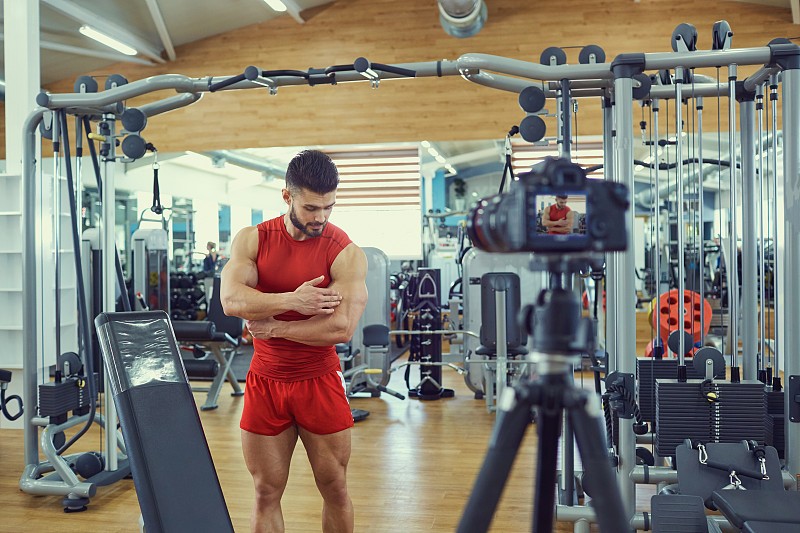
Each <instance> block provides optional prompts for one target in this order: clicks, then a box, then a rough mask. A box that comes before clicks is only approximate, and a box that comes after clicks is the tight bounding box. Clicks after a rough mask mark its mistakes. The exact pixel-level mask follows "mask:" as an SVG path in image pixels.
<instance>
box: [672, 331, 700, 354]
mask: <svg viewBox="0 0 800 533" xmlns="http://www.w3.org/2000/svg"><path fill="white" fill-rule="evenodd" d="M681 333H683V355H687V354H689V353H691V351H692V349H693V348H694V342H693V341H692V334H691V333H689V332H688V331H683V332H681V331H679V330H677V329H676V330H675V331H673V332H672V333H670V334H669V338H668V339H667V346H669V350H670V351H671V352H672V353H674V354H679V353H680V351H681Z"/></svg>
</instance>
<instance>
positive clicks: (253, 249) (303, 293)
mask: <svg viewBox="0 0 800 533" xmlns="http://www.w3.org/2000/svg"><path fill="white" fill-rule="evenodd" d="M257 257H258V228H257V227H256V226H250V227H247V228H244V229H242V230H241V231H240V232H239V233H237V234H236V237H234V239H233V244H231V257H230V259H229V260H228V263H227V264H226V265H225V268H223V269H222V274H221V279H220V300H221V302H222V309H223V310H224V311H225V314H226V315H229V316H238V317H240V318H244V319H245V320H259V319H262V318H267V317H272V316H275V315H279V314H281V313H284V312H286V311H297V312H298V313H302V314H304V315H329V314H332V313H333V310H334V308H335V307H336V306H338V305H339V302H340V301H341V299H342V297H341V296H340V295H339V293H338V292H337V291H336V290H335V289H331V288H318V287H316V286H315V285H317V284H319V283H320V282H321V281H322V280H323V276H320V277H318V278H316V279H313V280H309V281H306V282H305V283H303V284H302V285H300V286H299V287H298V288H297V289H295V290H294V291H293V292H283V293H263V292H261V291H259V290H257V289H256V288H255V287H256V285H258V267H257V265H256V258H257Z"/></svg>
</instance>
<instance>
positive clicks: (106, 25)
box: [42, 0, 166, 63]
mask: <svg viewBox="0 0 800 533" xmlns="http://www.w3.org/2000/svg"><path fill="white" fill-rule="evenodd" d="M42 3H43V4H45V5H46V6H47V7H49V8H51V9H54V10H56V11H58V12H59V13H62V14H63V15H66V16H68V17H69V18H71V19H73V20H76V21H78V22H80V23H81V24H88V25H90V26H92V27H93V28H95V29H96V30H98V31H101V32H103V33H105V34H107V35H109V36H111V37H113V38H115V39H118V40H119V41H122V42H124V43H125V44H127V45H129V46H132V47H134V48H136V50H137V51H138V52H139V53H140V54H142V55H145V56H147V57H149V58H151V59H153V60H155V61H157V62H159V63H166V61H164V59H163V58H162V57H161V51H160V50H158V49H156V48H155V47H154V46H153V44H152V43H150V42H148V41H146V40H144V39H142V38H141V37H138V36H136V35H134V34H133V33H131V32H130V31H128V30H126V29H125V28H123V27H122V26H120V25H118V24H117V23H115V22H112V21H110V20H108V19H106V18H103V17H101V16H99V15H98V14H97V13H95V12H93V11H91V10H89V9H86V8H84V7H81V6H79V5H76V4H74V3H72V2H70V1H69V0H42Z"/></svg>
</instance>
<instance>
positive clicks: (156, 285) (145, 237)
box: [131, 228, 171, 313]
mask: <svg viewBox="0 0 800 533" xmlns="http://www.w3.org/2000/svg"><path fill="white" fill-rule="evenodd" d="M131 243H132V244H131V248H132V250H131V264H132V265H133V268H132V273H133V291H134V294H141V295H142V298H143V299H144V302H145V304H146V306H147V308H148V309H150V310H152V311H154V310H156V309H162V310H164V311H166V312H167V313H169V312H170V297H171V295H170V283H169V282H170V276H169V274H170V272H169V256H168V252H169V235H168V234H167V232H166V231H165V230H163V229H158V228H155V229H144V228H140V229H137V230H136V231H134V232H133V236H132V237H131Z"/></svg>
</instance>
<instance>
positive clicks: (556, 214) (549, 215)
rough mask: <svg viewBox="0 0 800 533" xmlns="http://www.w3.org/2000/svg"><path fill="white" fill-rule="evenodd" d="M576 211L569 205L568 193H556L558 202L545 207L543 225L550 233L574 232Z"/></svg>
mask: <svg viewBox="0 0 800 533" xmlns="http://www.w3.org/2000/svg"><path fill="white" fill-rule="evenodd" d="M573 222H574V213H573V211H572V209H570V208H569V207H567V195H566V194H558V195H556V203H554V204H551V205H549V206H548V207H545V208H544V212H543V213H542V225H543V226H544V227H545V229H546V230H547V233H549V234H550V235H564V234H566V233H572V225H573Z"/></svg>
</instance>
